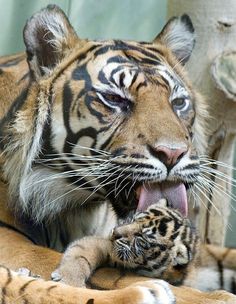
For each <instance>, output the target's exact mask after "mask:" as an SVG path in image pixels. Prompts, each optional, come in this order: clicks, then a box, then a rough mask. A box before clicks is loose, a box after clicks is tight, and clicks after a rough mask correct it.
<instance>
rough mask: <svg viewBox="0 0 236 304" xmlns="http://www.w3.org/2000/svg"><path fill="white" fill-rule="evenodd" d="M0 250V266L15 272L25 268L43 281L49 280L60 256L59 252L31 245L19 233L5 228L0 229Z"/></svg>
mask: <svg viewBox="0 0 236 304" xmlns="http://www.w3.org/2000/svg"><path fill="white" fill-rule="evenodd" d="M0 248H1V250H0V265H4V266H6V267H8V268H10V269H12V270H15V271H18V269H19V268H27V269H29V270H30V271H31V272H32V273H33V274H35V275H39V276H41V277H42V278H44V279H50V277H51V272H52V271H53V269H55V268H56V267H57V265H58V264H59V262H60V260H61V256H62V255H61V254H60V253H59V252H56V251H54V250H51V249H49V248H45V247H41V246H37V245H35V244H33V243H32V242H31V241H30V240H29V239H28V238H27V237H25V236H24V235H22V234H21V233H18V232H16V231H14V230H12V229H8V228H5V227H1V228H0Z"/></svg>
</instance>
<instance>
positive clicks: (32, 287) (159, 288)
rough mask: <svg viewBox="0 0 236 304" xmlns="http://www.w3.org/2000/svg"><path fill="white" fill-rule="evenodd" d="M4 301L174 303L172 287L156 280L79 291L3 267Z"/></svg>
mask: <svg viewBox="0 0 236 304" xmlns="http://www.w3.org/2000/svg"><path fill="white" fill-rule="evenodd" d="M0 292H1V295H0V299H1V300H2V301H1V303H4V304H13V303H14V304H25V303H27V304H45V303H47V304H59V303H60V304H72V303H73V304H75V303H78V304H93V303H94V304H110V303H114V304H124V303H129V304H144V303H148V304H156V303H160V304H174V303H175V299H174V297H173V294H172V292H171V290H170V289H169V285H168V284H167V283H165V282H164V281H160V280H159V281H158V280H152V281H147V282H139V283H136V284H132V285H131V286H129V287H127V288H123V289H120V290H112V291H101V290H91V289H86V288H76V287H72V286H69V285H66V284H62V283H56V282H52V281H43V280H41V279H35V278H31V277H24V276H20V275H18V274H16V273H15V272H13V271H10V270H9V269H8V268H5V267H0Z"/></svg>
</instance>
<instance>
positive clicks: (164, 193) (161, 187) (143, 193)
mask: <svg viewBox="0 0 236 304" xmlns="http://www.w3.org/2000/svg"><path fill="white" fill-rule="evenodd" d="M137 192H138V194H139V202H138V208H137V210H138V211H144V210H146V209H147V208H148V207H149V206H150V205H151V204H154V203H157V202H158V201H159V200H160V199H161V198H166V199H167V201H168V203H169V206H171V207H173V208H174V209H178V210H179V211H180V212H181V214H182V215H183V216H187V214H188V201H187V192H186V188H185V186H184V184H183V183H177V182H162V183H154V184H147V185H143V186H141V187H140V188H139V189H138V191H137Z"/></svg>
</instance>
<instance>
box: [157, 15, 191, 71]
mask: <svg viewBox="0 0 236 304" xmlns="http://www.w3.org/2000/svg"><path fill="white" fill-rule="evenodd" d="M153 42H154V43H155V42H156V43H161V44H164V45H165V46H166V47H167V48H168V49H170V50H171V51H172V53H173V54H174V55H175V57H176V58H177V59H178V60H179V61H180V63H181V64H183V65H184V64H185V63H186V62H187V61H188V59H189V57H190V55H191V53H192V50H193V47H194V44H195V34H194V27H193V24H192V21H191V19H190V18H189V16H188V15H182V16H181V17H173V18H171V19H170V20H169V21H168V22H167V24H166V25H165V27H164V28H163V30H162V31H161V33H160V34H159V35H158V36H157V37H156V38H155V39H154V41H153Z"/></svg>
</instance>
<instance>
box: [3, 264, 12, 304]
mask: <svg viewBox="0 0 236 304" xmlns="http://www.w3.org/2000/svg"><path fill="white" fill-rule="evenodd" d="M1 268H4V269H5V270H6V272H7V281H6V283H5V285H4V287H3V288H2V302H1V303H2V304H5V303H6V299H5V297H6V294H7V286H8V285H9V284H10V283H11V281H12V275H11V272H10V270H9V269H8V268H6V267H4V266H1Z"/></svg>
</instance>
